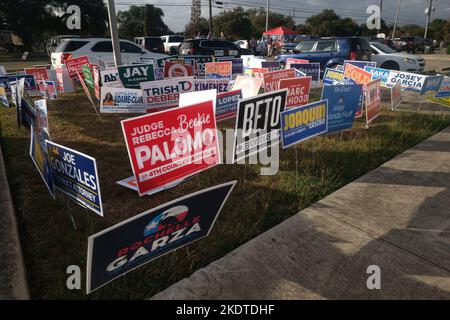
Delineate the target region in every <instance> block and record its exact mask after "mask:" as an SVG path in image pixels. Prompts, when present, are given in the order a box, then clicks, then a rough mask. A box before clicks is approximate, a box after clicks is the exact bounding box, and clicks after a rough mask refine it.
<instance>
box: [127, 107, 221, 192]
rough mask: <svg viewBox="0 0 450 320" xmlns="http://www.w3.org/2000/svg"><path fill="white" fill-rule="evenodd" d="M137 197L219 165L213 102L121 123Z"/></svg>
mask: <svg viewBox="0 0 450 320" xmlns="http://www.w3.org/2000/svg"><path fill="white" fill-rule="evenodd" d="M122 130H123V134H124V137H125V142H126V144H127V149H128V155H129V157H130V162H131V166H132V168H133V173H134V176H135V177H136V181H137V185H138V189H139V190H138V191H139V196H142V195H145V194H146V193H148V192H149V191H151V190H153V189H156V188H159V187H162V186H164V185H167V184H168V183H170V182H173V181H176V180H180V179H182V178H186V177H189V176H191V175H194V174H197V173H199V172H201V171H203V170H206V169H209V168H212V167H214V166H216V165H218V164H219V163H220V153H219V144H218V139H217V128H216V118H215V114H214V107H213V102H212V101H206V102H202V103H198V104H194V105H191V106H188V107H184V108H177V109H170V110H165V111H160V112H157V113H150V114H148V115H144V116H140V117H136V118H132V119H125V120H122Z"/></svg>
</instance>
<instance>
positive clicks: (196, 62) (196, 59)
mask: <svg viewBox="0 0 450 320" xmlns="http://www.w3.org/2000/svg"><path fill="white" fill-rule="evenodd" d="M180 59H182V60H183V61H184V63H187V64H190V65H192V66H194V68H195V69H196V70H195V75H196V76H198V77H204V76H205V63H207V62H213V57H212V56H182V57H180Z"/></svg>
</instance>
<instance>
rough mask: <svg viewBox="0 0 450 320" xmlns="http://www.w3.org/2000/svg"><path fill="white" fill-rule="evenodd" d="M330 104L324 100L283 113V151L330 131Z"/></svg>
mask: <svg viewBox="0 0 450 320" xmlns="http://www.w3.org/2000/svg"><path fill="white" fill-rule="evenodd" d="M327 109H328V102H327V100H322V101H318V102H314V103H310V104H307V105H306V106H301V107H297V108H293V109H289V110H286V111H284V112H282V113H281V141H282V144H283V149H286V148H288V147H290V146H293V145H295V144H297V143H299V142H301V141H304V140H307V139H310V138H312V137H315V136H318V135H320V134H323V133H326V132H327V130H328V116H327Z"/></svg>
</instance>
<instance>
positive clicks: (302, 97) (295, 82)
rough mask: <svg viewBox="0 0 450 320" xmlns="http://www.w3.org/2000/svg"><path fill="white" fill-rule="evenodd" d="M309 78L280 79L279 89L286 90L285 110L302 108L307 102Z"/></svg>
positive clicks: (309, 85)
mask: <svg viewBox="0 0 450 320" xmlns="http://www.w3.org/2000/svg"><path fill="white" fill-rule="evenodd" d="M310 88H311V77H303V78H294V79H282V80H281V81H280V89H288V95H287V100H286V108H292V107H298V106H303V105H305V104H307V103H308V101H309V90H310Z"/></svg>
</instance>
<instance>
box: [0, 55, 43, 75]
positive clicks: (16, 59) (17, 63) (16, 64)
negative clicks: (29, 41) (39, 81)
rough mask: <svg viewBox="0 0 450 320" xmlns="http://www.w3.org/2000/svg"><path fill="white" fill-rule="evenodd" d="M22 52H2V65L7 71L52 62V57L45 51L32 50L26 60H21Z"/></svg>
mask: <svg viewBox="0 0 450 320" xmlns="http://www.w3.org/2000/svg"><path fill="white" fill-rule="evenodd" d="M22 54H23V53H22V52H1V53H0V65H3V66H4V67H5V68H6V71H7V72H16V71H19V70H20V71H22V70H23V69H24V68H30V67H33V66H34V65H47V64H50V63H51V62H50V57H49V56H48V55H47V54H46V53H45V52H30V54H29V55H28V57H27V59H26V60H23V61H22V60H21V58H22Z"/></svg>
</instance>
